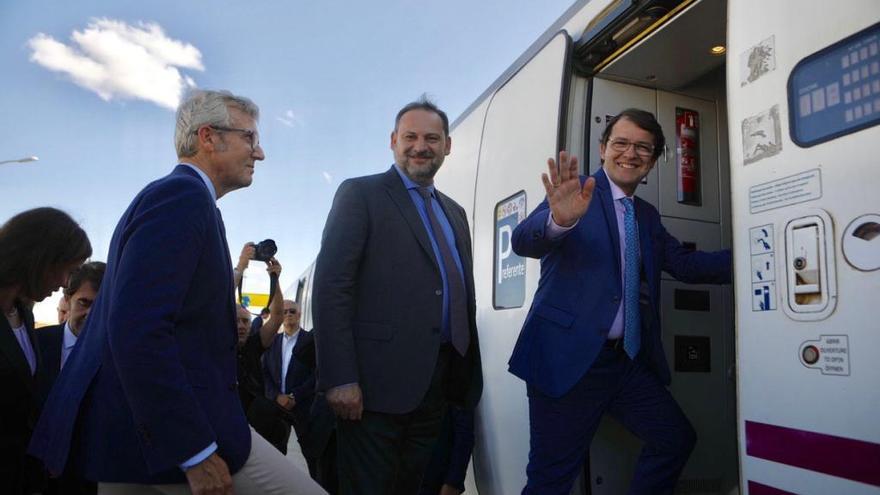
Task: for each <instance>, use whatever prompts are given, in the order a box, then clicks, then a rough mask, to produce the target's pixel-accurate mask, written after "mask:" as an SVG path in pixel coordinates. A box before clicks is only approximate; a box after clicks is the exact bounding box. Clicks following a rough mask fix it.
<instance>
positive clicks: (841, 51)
mask: <svg viewBox="0 0 880 495" xmlns="http://www.w3.org/2000/svg"><path fill="white" fill-rule="evenodd" d="M878 52H880V23H877V24H874V25H873V26H871V27H869V28H867V29H864V30H862V31H860V32H858V33H856V34H854V35H852V36H849V37H847V38H845V39H843V40H841V41H839V42H837V43H835V44H833V45H831V46H829V47H827V48H824V49H822V50H820V51H818V52H816V53H814V54H812V55H810V56H808V57H806V58H805V59H803V60H801V61H800V62H798V64H797V65H796V66H795V67H794V69H793V70H792V71H791V75H790V76H789V78H788V115H789V124H790V125H789V128H790V132H791V139H792V141H794V142H795V143H796V144H797V145H798V146H801V147H809V146H813V145H816V144H819V143H823V142H825V141H828V140H831V139H834V138H837V137H840V136H844V135H846V134H849V133H852V132H856V131H858V130H861V129H864V128H866V127H871V126H874V125H877V124H878V123H880V53H878Z"/></svg>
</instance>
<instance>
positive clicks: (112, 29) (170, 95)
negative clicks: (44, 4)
mask: <svg viewBox="0 0 880 495" xmlns="http://www.w3.org/2000/svg"><path fill="white" fill-rule="evenodd" d="M70 39H71V41H72V43H71V44H70V45H65V44H64V43H61V42H59V41H57V40H55V39H54V38H53V37H51V36H49V35H46V34H43V33H38V34H37V35H36V36H34V37H33V38H31V39H30V40H28V45H29V46H30V48H31V50H32V53H31V61H32V62H35V63H37V64H39V65H42V66H43V67H45V68H47V69H49V70H51V71H55V72H61V73H63V74H67V75H68V76H69V77H70V78H71V80H73V82H74V83H75V84H77V85H78V86H81V87H83V88H86V89H88V90H91V91H94V92H95V93H96V94H97V95H98V96H99V97H101V99H103V100H105V101H109V100H112V99H114V98H118V99H141V100H146V101H149V102H153V103H156V104H157V105H160V106H163V107H166V108H170V109H174V108H176V107H177V104H178V102H179V101H180V97H181V95H182V94H183V92H184V91H185V90H186V89H187V88H191V87H195V85H196V84H195V81H194V80H193V79H192V78H191V77H190V76H188V75H185V74H181V72H180V70H179V69H191V70H198V71H203V70H205V67H204V65H202V53H201V52H200V51H199V49H198V48H196V47H195V46H193V45H191V44H189V43H185V42H182V41H178V40H175V39H172V38H169V37H168V36H166V35H165V32H164V31H163V30H162V27H161V26H159V25H158V24H155V23H143V22H138V24H137V26H131V25H128V24H126V23H125V22H122V21H117V20H113V19H105V18H102V19H95V20H93V21H92V22H91V23H89V25H88V26H87V27H86V28H85V29H83V30H82V31H74V32H73V33H72V34H71V35H70Z"/></svg>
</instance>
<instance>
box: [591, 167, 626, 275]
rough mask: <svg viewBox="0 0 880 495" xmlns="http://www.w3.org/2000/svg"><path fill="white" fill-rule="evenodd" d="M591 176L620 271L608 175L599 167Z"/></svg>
mask: <svg viewBox="0 0 880 495" xmlns="http://www.w3.org/2000/svg"><path fill="white" fill-rule="evenodd" d="M593 177H594V178H595V179H596V189H595V190H596V192H598V193H599V204H601V205H602V213H603V214H604V215H605V225H606V226H607V227H608V237H610V238H611V244H612V246H613V247H614V249H613V252H614V261H615V262H616V263H617V265H616V267H617V271H618V272H619V271H620V266H621V265H620V263H621V261H620V231H619V230H618V228H617V214H616V213H614V199H613V198H612V197H611V186H609V185H608V177H606V176H605V171H604V170H602V169H601V168H600V169H599V171H598V172H596V173H595V174H594V175H593Z"/></svg>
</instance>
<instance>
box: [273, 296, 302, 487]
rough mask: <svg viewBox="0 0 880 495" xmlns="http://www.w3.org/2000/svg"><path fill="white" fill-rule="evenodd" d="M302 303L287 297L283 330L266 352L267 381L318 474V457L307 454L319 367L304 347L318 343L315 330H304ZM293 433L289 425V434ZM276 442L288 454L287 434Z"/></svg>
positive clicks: (275, 399) (277, 403) (274, 398)
mask: <svg viewBox="0 0 880 495" xmlns="http://www.w3.org/2000/svg"><path fill="white" fill-rule="evenodd" d="M300 317H301V312H300V306H299V304H297V303H296V302H294V301H291V300H290V299H285V300H284V326H283V327H282V329H283V330H284V331H283V333H281V334H279V335H276V336H275V341H274V342H273V343H272V347H270V348H269V350H267V351H266V354H265V355H264V356H263V383H265V387H266V389H265V394H266V398H267V399H269V400H272V401H274V402H275V404H276V405H277V406H278V407H279V408H281V410H282V411H284V413H285V417H286V418H287V419H288V421H289V423H290V424H291V425H293V429H294V432H295V433H296V439H297V441H298V442H299V444H300V447H301V448H302V451H303V456H304V457H305V458H306V462H307V464H308V467H309V473H310V474H311V475H312V477H313V478H314V475H315V466H314V464H315V463H314V458H312V457H311V456H307V455H305V454H306V451H307V449H306V448H304V444H305V440H306V435H307V433H308V422H309V411H310V409H311V407H312V401H313V399H314V396H315V368H314V367H313V366H309V365H308V364H307V363H305V362H303V359H302V355H303V353H304V352H309V351H304V349H307V348H310V347H314V345H315V341H314V337H313V336H312V333H311V332H307V331H305V330H303V329H302V328H301V327H300V325H299V322H300ZM289 436H290V428H289V427H288V430H287V435H286V437H289ZM275 446H276V447H277V448H278V450H280V451H281V452H282V453H284V454H287V438H283V442H278V443H276V444H275Z"/></svg>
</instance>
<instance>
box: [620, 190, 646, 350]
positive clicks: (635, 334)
mask: <svg viewBox="0 0 880 495" xmlns="http://www.w3.org/2000/svg"><path fill="white" fill-rule="evenodd" d="M622 201H623V206H624V208H625V209H626V211H625V212H624V214H623V235H624V240H625V242H626V248H625V250H624V252H623V254H624V261H623V262H624V266H623V322H624V323H623V350H624V351H626V354H627V356H629V357H630V359H635V358H636V355H637V354H638V353H639V347H640V346H641V333H642V330H641V326H642V325H641V318H639V231H638V227H637V226H636V212H635V209H634V208H633V200H632V198H623V200H622Z"/></svg>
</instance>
